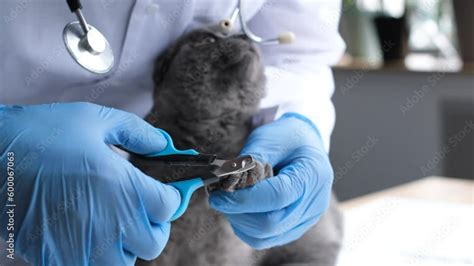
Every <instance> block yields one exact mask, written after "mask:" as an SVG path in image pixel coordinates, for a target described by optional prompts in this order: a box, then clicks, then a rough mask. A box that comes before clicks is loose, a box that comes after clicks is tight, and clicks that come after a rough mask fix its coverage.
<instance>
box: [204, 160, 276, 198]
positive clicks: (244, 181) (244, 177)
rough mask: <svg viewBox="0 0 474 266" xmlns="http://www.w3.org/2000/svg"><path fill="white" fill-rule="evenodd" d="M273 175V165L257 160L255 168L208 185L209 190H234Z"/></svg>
mask: <svg viewBox="0 0 474 266" xmlns="http://www.w3.org/2000/svg"><path fill="white" fill-rule="evenodd" d="M271 176H273V169H272V167H271V165H269V164H264V163H261V162H258V161H256V165H255V167H254V168H252V169H250V170H248V171H246V172H243V173H239V174H233V175H229V176H226V177H224V178H222V179H221V181H220V182H219V183H216V184H212V185H210V186H209V187H208V190H209V191H214V190H218V189H219V190H223V191H227V192H233V191H235V190H236V189H243V188H247V187H250V186H253V185H255V184H256V183H257V182H258V181H260V180H262V179H265V178H267V177H271Z"/></svg>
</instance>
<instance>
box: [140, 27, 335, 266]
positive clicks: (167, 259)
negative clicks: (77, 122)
mask: <svg viewBox="0 0 474 266" xmlns="http://www.w3.org/2000/svg"><path fill="white" fill-rule="evenodd" d="M154 81H155V92H154V100H155V105H154V107H153V109H152V112H151V113H150V114H149V115H148V116H147V118H146V119H147V121H148V122H150V123H151V124H153V125H154V126H156V127H159V128H162V129H164V130H166V131H167V132H169V133H170V135H171V136H172V138H173V140H174V143H175V145H176V147H178V148H181V149H188V148H194V149H196V150H198V151H200V152H202V153H215V154H218V155H219V157H220V158H224V159H225V158H234V157H236V156H237V155H238V154H239V151H240V149H241V148H242V146H243V145H244V142H245V140H246V138H247V136H248V135H249V133H250V132H251V130H252V129H253V127H254V126H255V125H252V123H250V121H251V118H252V116H253V115H255V114H256V113H257V112H258V108H259V102H260V100H261V99H262V98H263V97H264V95H265V75H264V68H263V64H262V61H261V56H260V53H259V50H258V47H257V46H256V45H255V44H254V43H252V42H251V41H250V40H248V39H247V38H245V37H244V36H237V35H233V36H225V35H222V34H218V33H216V32H215V31H209V30H206V29H201V30H194V31H192V32H190V33H188V34H186V35H185V36H183V37H182V38H180V39H179V40H178V41H177V42H176V43H175V44H174V45H172V46H171V47H170V48H169V49H168V50H166V51H165V52H164V53H163V54H162V55H161V56H160V57H159V58H158V60H157V62H156V65H155V72H154ZM132 162H133V163H134V164H135V165H136V166H137V167H139V168H140V169H141V170H142V171H144V172H145V173H146V174H148V175H150V176H154V177H157V179H159V180H161V181H164V182H169V181H173V180H176V179H178V178H179V177H180V176H181V175H182V174H183V171H185V170H178V171H177V170H176V169H173V170H170V169H168V168H167V167H165V166H164V165H160V164H156V163H153V164H150V162H148V161H144V160H140V159H139V158H136V157H133V158H132ZM252 171H253V172H252V173H251V174H248V175H245V178H247V179H249V176H252V178H250V179H251V180H250V181H249V180H247V179H246V180H244V181H242V180H243V176H233V177H231V178H230V179H229V180H231V181H227V182H228V183H221V184H219V185H217V186H215V187H213V188H212V189H224V190H227V191H232V190H233V189H239V188H243V187H245V186H248V185H253V184H254V183H255V182H257V181H258V180H259V179H262V178H265V177H267V176H272V175H273V174H272V171H271V167H269V166H268V165H265V164H262V163H259V165H258V167H257V168H256V169H254V170H252ZM165 177H166V178H165ZM208 190H209V188H208ZM208 193H209V192H208V191H206V190H204V189H201V190H199V191H197V192H196V193H195V194H194V195H193V197H192V199H191V202H190V205H189V208H188V209H187V211H186V212H185V214H184V215H183V216H182V217H181V218H179V219H178V220H177V221H175V222H173V224H172V227H171V236H170V240H169V242H168V244H167V246H166V247H165V249H164V251H163V253H162V254H161V255H160V257H159V258H157V259H156V260H153V261H142V260H138V261H137V265H186V266H187V265H283V264H309V265H324V266H326V265H334V264H335V262H336V259H337V255H338V253H339V249H340V246H341V239H342V217H341V214H340V212H339V210H338V209H337V201H336V199H335V198H334V197H333V198H332V199H331V203H330V206H329V209H328V211H327V212H326V213H325V214H324V215H323V216H322V217H321V219H320V221H319V222H318V223H317V225H315V226H314V227H313V228H311V229H310V230H309V231H308V232H307V233H306V234H304V235H303V236H302V237H301V238H300V239H299V240H297V241H294V242H292V243H290V244H287V245H284V246H279V247H275V248H271V249H267V250H261V251H256V250H252V249H251V248H250V247H249V246H247V245H246V244H244V243H243V242H242V241H240V240H239V239H238V238H237V237H236V236H235V235H234V233H233V232H232V229H231V227H230V225H229V223H228V222H227V221H226V220H225V218H224V217H223V216H222V215H221V214H219V213H217V212H215V211H213V210H212V209H210V208H209V206H208ZM255 204H258V203H257V202H256V203H255Z"/></svg>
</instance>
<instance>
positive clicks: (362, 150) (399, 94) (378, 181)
mask: <svg viewBox="0 0 474 266" xmlns="http://www.w3.org/2000/svg"><path fill="white" fill-rule="evenodd" d="M334 75H335V81H336V92H335V95H334V98H333V99H334V103H335V106H336V112H337V122H336V127H335V130H334V133H333V137H332V144H331V153H330V156H331V160H332V163H333V167H334V171H335V176H336V179H335V189H336V192H337V194H338V195H339V197H340V198H341V199H348V198H352V197H355V196H359V195H363V194H366V193H368V192H372V191H376V190H380V189H383V188H387V187H391V186H394V185H398V184H401V183H405V182H408V181H412V180H415V179H419V178H421V177H424V176H430V175H445V176H457V177H463V178H473V176H474V173H473V166H472V165H473V149H474V147H473V143H474V141H473V139H474V133H473V131H474V128H473V125H472V124H470V123H469V122H471V123H474V75H472V74H470V75H468V74H459V73H458V74H455V73H449V74H448V73H442V72H440V73H414V72H407V71H388V70H387V71H383V70H381V71H375V70H374V71H364V70H359V71H352V70H335V71H334Z"/></svg>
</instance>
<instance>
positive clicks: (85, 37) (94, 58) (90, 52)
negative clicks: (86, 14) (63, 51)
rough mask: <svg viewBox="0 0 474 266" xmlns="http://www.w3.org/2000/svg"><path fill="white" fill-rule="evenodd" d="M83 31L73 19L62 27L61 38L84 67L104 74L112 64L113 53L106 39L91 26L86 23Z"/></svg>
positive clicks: (79, 24)
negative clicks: (86, 27) (85, 30)
mask: <svg viewBox="0 0 474 266" xmlns="http://www.w3.org/2000/svg"><path fill="white" fill-rule="evenodd" d="M87 26H88V31H87V32H84V30H83V26H82V25H81V23H80V22H79V21H73V22H71V23H69V24H67V25H66V27H64V31H63V38H64V43H65V45H66V48H67V50H68V52H69V53H70V54H71V56H72V57H73V58H74V60H75V61H76V62H77V63H78V64H79V65H81V66H82V67H84V68H85V69H87V70H89V71H91V72H93V73H97V74H104V73H107V72H109V71H110V70H111V69H112V67H113V65H114V54H113V52H112V49H111V48H110V45H109V43H108V41H107V39H106V38H105V37H104V36H103V35H102V34H101V33H100V32H99V31H98V30H97V29H96V28H94V27H93V26H91V25H87Z"/></svg>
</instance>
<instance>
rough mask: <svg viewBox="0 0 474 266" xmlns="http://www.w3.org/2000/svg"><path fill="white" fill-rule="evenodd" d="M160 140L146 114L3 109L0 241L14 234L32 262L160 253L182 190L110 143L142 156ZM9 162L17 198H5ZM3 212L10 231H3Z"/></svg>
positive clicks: (113, 261)
mask: <svg viewBox="0 0 474 266" xmlns="http://www.w3.org/2000/svg"><path fill="white" fill-rule="evenodd" d="M166 144H167V142H166V140H165V138H164V137H163V136H162V135H161V134H160V133H157V130H156V129H155V128H153V127H152V126H150V125H149V124H147V123H146V122H144V121H143V120H142V119H140V118H139V117H137V116H135V115H132V114H130V113H127V112H123V111H119V110H116V109H112V108H107V107H102V106H98V105H94V104H88V103H67V104H50V105H35V106H11V107H10V106H1V105H0V156H1V157H0V159H1V160H0V169H1V171H0V176H1V179H0V195H1V204H2V205H1V206H0V210H1V217H2V218H1V225H0V235H1V237H2V239H5V240H7V242H8V241H9V240H11V239H10V236H9V233H14V240H15V251H16V253H17V254H19V255H20V256H21V257H24V258H25V259H26V260H27V261H29V262H32V263H33V264H35V265H39V264H40V265H87V264H92V265H132V264H133V263H134V261H135V260H136V258H137V256H138V257H141V258H144V259H153V258H155V257H157V256H158V255H159V254H160V253H161V251H162V250H163V248H164V246H165V244H166V242H167V240H168V237H169V233H170V223H169V219H170V217H171V216H172V215H173V214H174V212H175V211H176V209H177V208H178V205H179V203H180V196H179V192H178V191H177V190H175V189H174V188H173V187H171V186H168V185H164V184H162V183H160V182H158V181H156V180H154V179H152V178H151V177H149V176H146V175H144V174H143V173H142V172H140V171H139V170H138V169H136V168H135V167H134V166H133V165H131V164H130V163H129V162H128V161H127V160H126V159H124V158H123V157H121V156H120V155H118V154H117V153H115V152H114V151H112V150H111V148H110V146H109V145H120V146H123V147H124V148H126V149H128V150H130V151H133V152H135V153H141V154H148V153H155V152H159V151H161V150H162V149H163V148H164V147H165V146H166ZM8 161H10V162H13V165H14V166H13V168H14V170H12V169H10V170H12V171H11V173H8V176H10V177H11V176H12V175H13V176H14V195H13V200H14V201H13V202H8V200H7V198H6V196H5V195H7V191H8V190H9V183H8V182H6V180H8V179H11V178H8V179H7V176H6V175H7V171H6V169H7V163H8ZM10 165H12V164H10ZM8 203H15V204H16V207H12V208H11V207H7V204H8ZM9 209H14V231H7V223H8V219H7V218H8V215H6V213H8V210H9Z"/></svg>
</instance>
